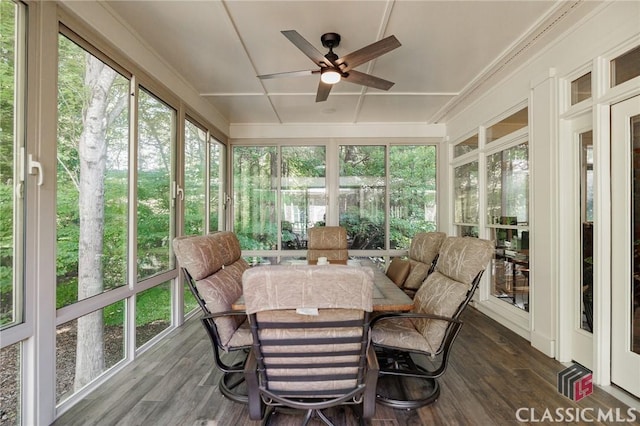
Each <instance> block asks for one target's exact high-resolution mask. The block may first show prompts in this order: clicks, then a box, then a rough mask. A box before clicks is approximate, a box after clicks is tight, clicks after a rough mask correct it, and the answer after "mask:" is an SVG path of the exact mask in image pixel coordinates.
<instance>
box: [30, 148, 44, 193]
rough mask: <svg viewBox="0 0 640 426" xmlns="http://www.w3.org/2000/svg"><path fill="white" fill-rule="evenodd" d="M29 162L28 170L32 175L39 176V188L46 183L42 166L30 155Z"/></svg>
mask: <svg viewBox="0 0 640 426" xmlns="http://www.w3.org/2000/svg"><path fill="white" fill-rule="evenodd" d="M28 158H29V161H28V163H27V168H28V170H29V174H30V175H35V174H37V175H38V186H42V183H43V181H44V173H43V172H42V164H40V162H39V161H35V160H34V159H33V155H31V154H29V157H28Z"/></svg>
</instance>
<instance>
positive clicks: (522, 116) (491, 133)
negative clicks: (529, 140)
mask: <svg viewBox="0 0 640 426" xmlns="http://www.w3.org/2000/svg"><path fill="white" fill-rule="evenodd" d="M528 125H529V108H527V107H525V108H523V109H521V110H520V111H518V112H516V113H515V114H512V115H510V116H509V117H507V118H505V119H503V120H501V121H499V122H498V123H496V124H494V125H493V126H491V127H489V128H487V130H486V140H487V143H490V142H493V141H495V140H497V139H500V138H502V137H504V136H506V135H508V134H510V133H513V132H515V131H516V130H520V129H522V128H524V127H527V126H528Z"/></svg>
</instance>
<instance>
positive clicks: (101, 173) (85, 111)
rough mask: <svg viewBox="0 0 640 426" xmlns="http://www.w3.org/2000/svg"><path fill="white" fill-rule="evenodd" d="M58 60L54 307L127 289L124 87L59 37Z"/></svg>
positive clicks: (126, 83) (118, 77) (126, 118)
mask: <svg viewBox="0 0 640 426" xmlns="http://www.w3.org/2000/svg"><path fill="white" fill-rule="evenodd" d="M58 58H59V60H58V135H57V138H58V145H57V152H58V153H57V159H58V163H57V164H58V170H57V187H56V200H57V201H56V204H57V221H56V222H57V232H56V233H57V238H56V240H57V247H56V254H57V261H56V265H57V268H56V269H57V274H56V276H57V286H56V294H57V307H58V308H61V307H64V306H67V305H70V304H72V303H75V302H76V301H78V300H83V299H86V298H88V297H91V296H95V295H96V294H99V293H102V292H103V291H107V290H110V289H113V288H116V287H120V286H123V285H126V284H127V275H126V274H127V235H128V233H127V227H128V209H129V204H128V201H127V200H128V192H129V83H130V82H129V79H128V78H126V77H125V76H123V75H121V74H119V73H118V72H116V71H115V70H114V69H113V68H112V67H111V66H109V65H108V64H106V63H105V62H103V61H102V60H100V59H99V58H97V57H96V56H94V55H92V54H91V53H89V52H88V51H86V50H85V49H83V48H82V47H80V46H79V45H78V44H76V43H75V42H73V41H72V40H71V39H69V38H68V37H66V36H65V35H62V34H60V35H59V37H58ZM79 88H82V90H79Z"/></svg>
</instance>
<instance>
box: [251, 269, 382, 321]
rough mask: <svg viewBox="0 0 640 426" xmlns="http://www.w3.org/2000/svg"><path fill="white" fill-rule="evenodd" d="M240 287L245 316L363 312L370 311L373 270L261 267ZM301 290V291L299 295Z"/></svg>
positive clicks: (371, 305) (253, 271) (254, 270)
mask: <svg viewBox="0 0 640 426" xmlns="http://www.w3.org/2000/svg"><path fill="white" fill-rule="evenodd" d="M282 283H286V286H291V287H290V288H291V289H292V291H291V292H287V288H286V287H285V286H283V285H282ZM242 286H243V293H244V300H245V306H246V311H247V313H248V314H251V313H254V312H260V311H264V310H270V309H297V308H318V309H330V308H334V309H337V308H340V309H363V310H365V311H367V312H371V309H372V307H373V271H372V270H371V269H370V268H353V267H349V266H342V265H326V266H311V265H299V266H285V265H271V266H261V267H257V268H251V269H249V270H247V271H246V272H245V273H244V275H243V277H242ZM294 286H295V287H294ZM300 287H302V288H303V289H304V291H302V292H300V291H299V289H300ZM276 288H277V291H276Z"/></svg>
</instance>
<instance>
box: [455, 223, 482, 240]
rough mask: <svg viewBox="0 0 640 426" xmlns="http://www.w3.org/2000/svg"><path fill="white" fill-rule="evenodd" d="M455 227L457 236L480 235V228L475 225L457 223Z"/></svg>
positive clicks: (475, 236)
mask: <svg viewBox="0 0 640 426" xmlns="http://www.w3.org/2000/svg"><path fill="white" fill-rule="evenodd" d="M456 228H457V229H458V232H457V234H456V235H457V236H458V237H474V238H478V237H479V236H480V228H478V227H477V226H467V225H458V226H457V227H456Z"/></svg>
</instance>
